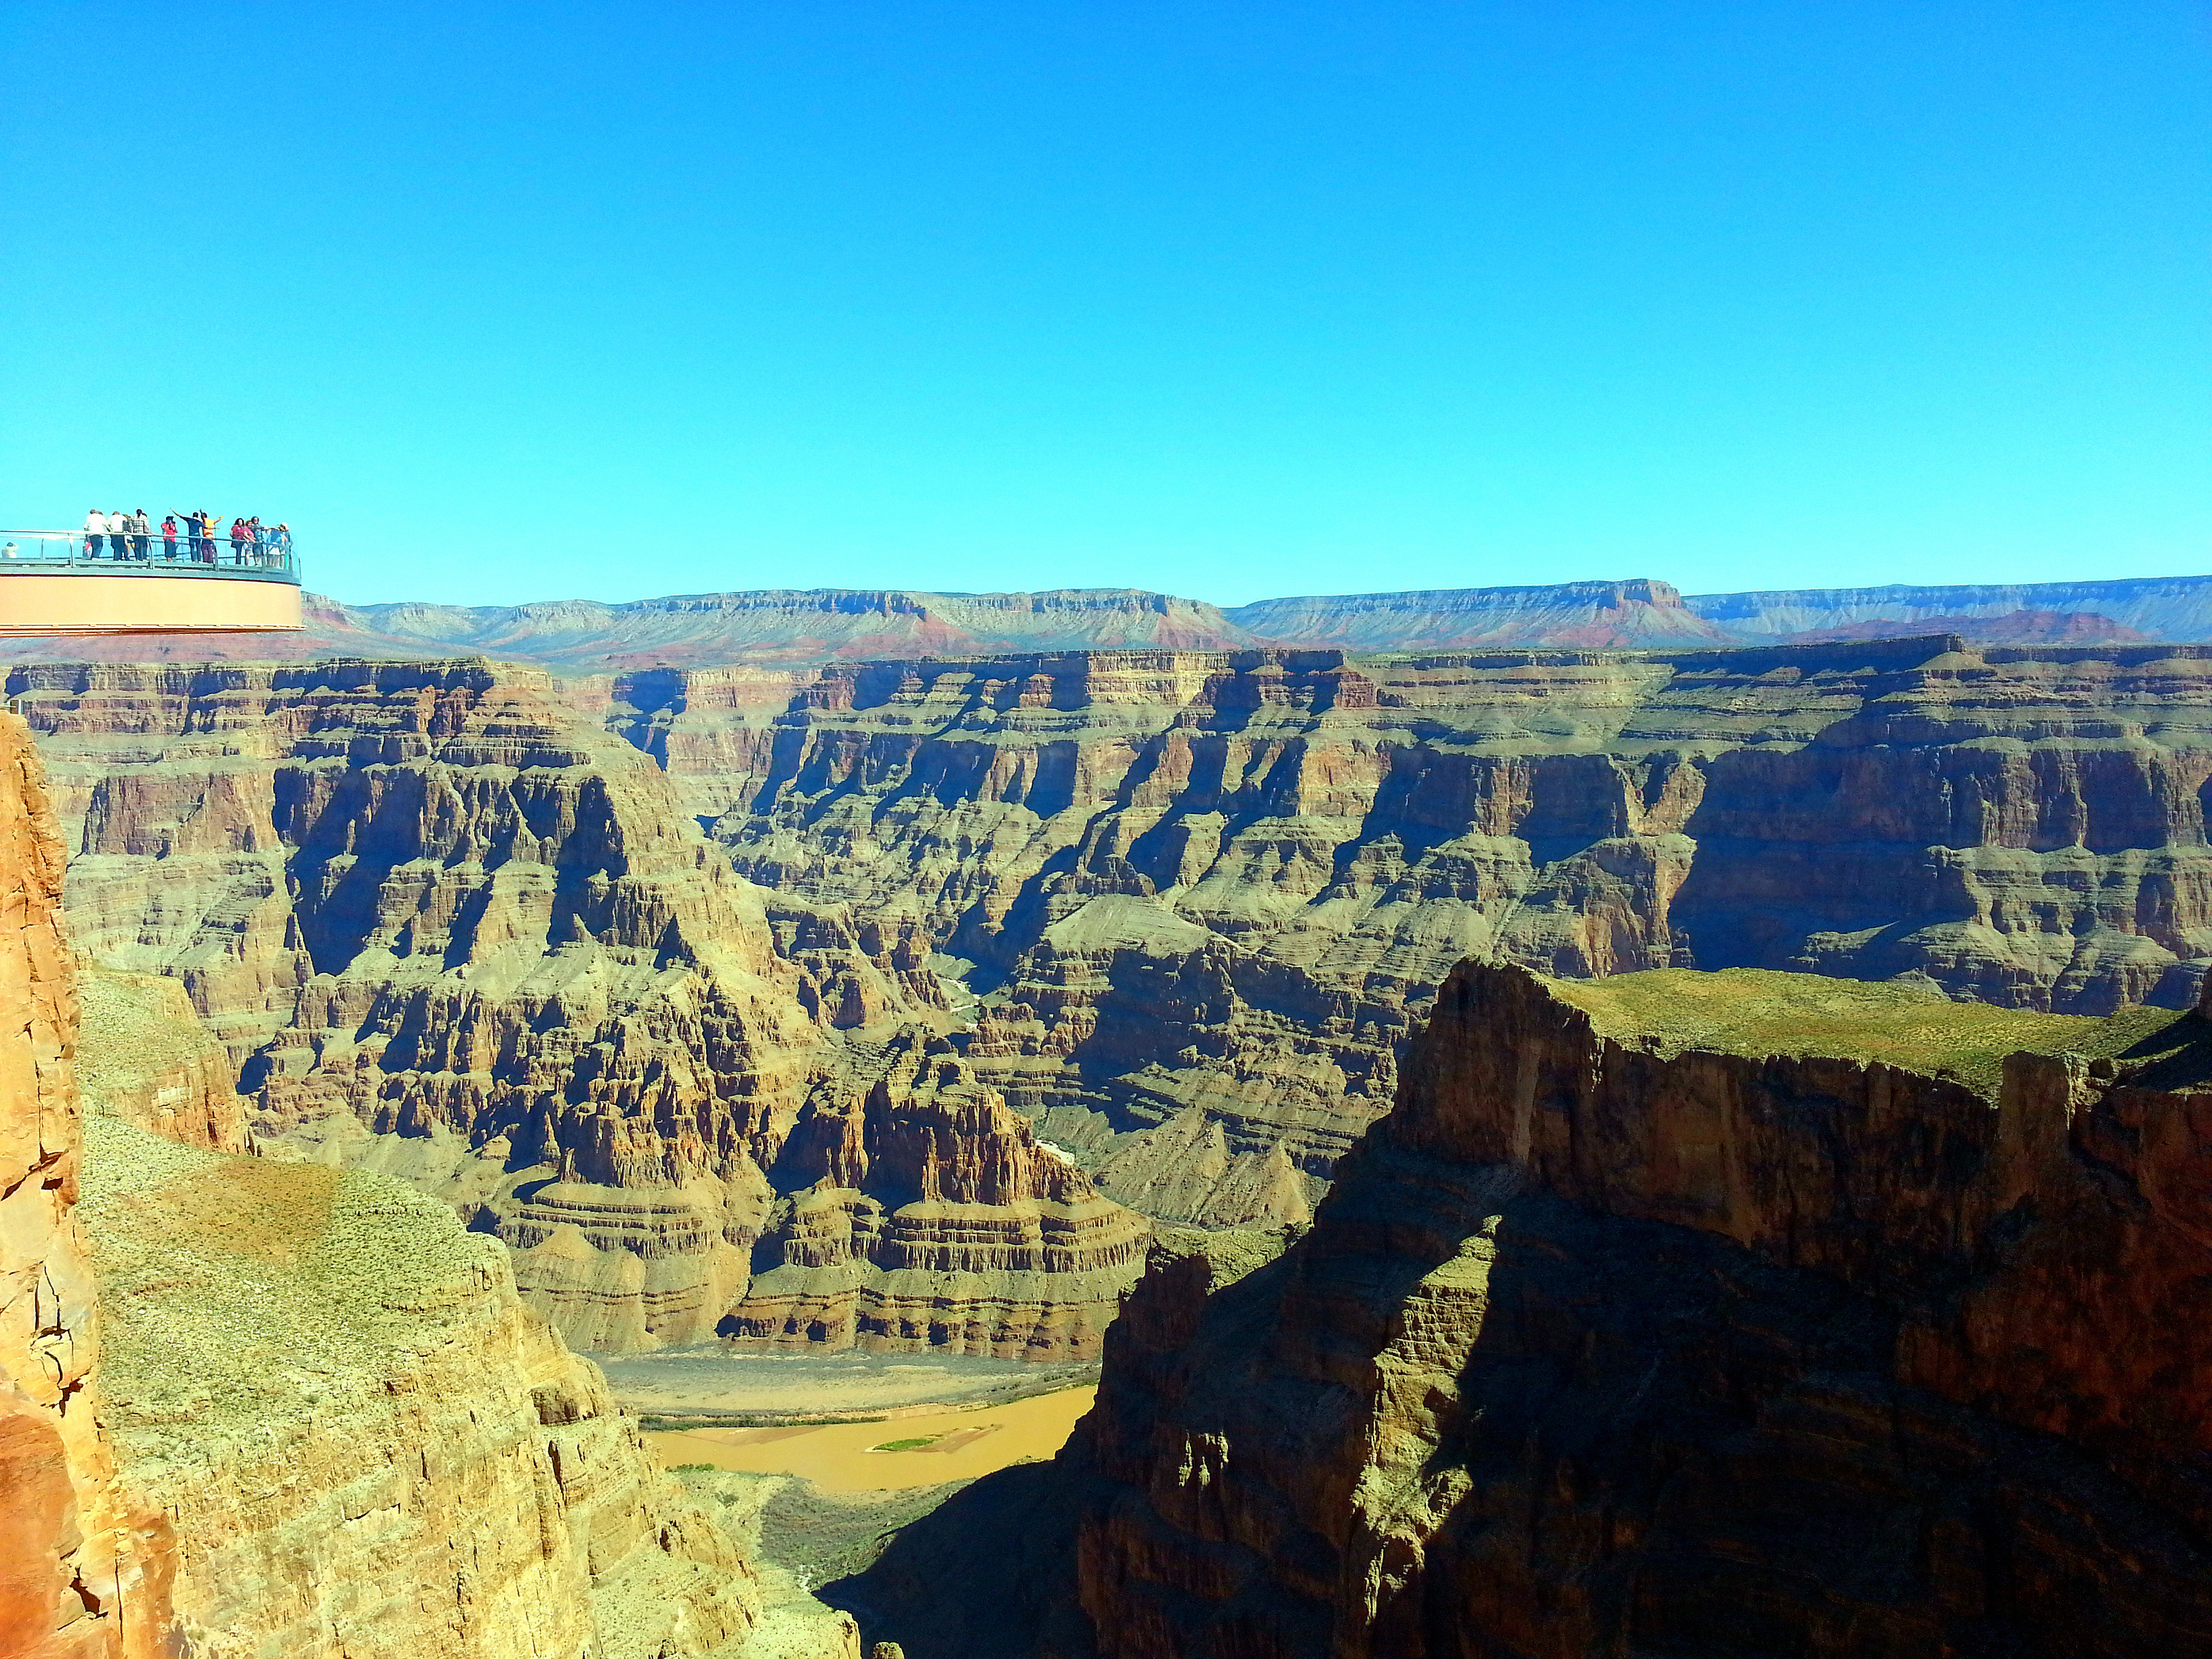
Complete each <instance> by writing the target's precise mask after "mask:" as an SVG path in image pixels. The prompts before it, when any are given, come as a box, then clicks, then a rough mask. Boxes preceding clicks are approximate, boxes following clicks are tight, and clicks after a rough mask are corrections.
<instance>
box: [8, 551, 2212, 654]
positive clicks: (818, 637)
mask: <svg viewBox="0 0 2212 1659" xmlns="http://www.w3.org/2000/svg"><path fill="white" fill-rule="evenodd" d="M118 580H120V579H118ZM302 598H303V600H304V608H303V612H302V616H301V629H300V630H299V631H298V632H297V633H295V634H292V635H289V637H286V638H283V639H276V638H272V637H266V636H264V637H254V636H250V635H249V636H245V637H241V638H239V639H236V640H224V639H222V638H219V637H209V636H208V635H205V634H204V633H201V632H198V631H191V632H176V633H152V632H142V633H137V634H134V635H132V636H131V637H129V638H125V639H92V640H72V639H68V638H64V637H56V636H48V637H40V638H18V639H4V638H0V660H7V661H25V660H32V659H47V660H51V659H57V658H58V659H68V660H79V661H85V660H91V661H110V662H168V661H182V662H204V661H207V660H210V659H228V660H234V661H270V660H278V661H306V660H312V659H317V658H324V657H332V656H349V657H365V658H371V659H386V660H389V659H428V658H435V659H445V658H451V657H454V656H477V655H481V656H486V657H491V658H495V659H502V660H506V661H510V662H520V663H526V664H530V665H535V666H538V667H542V668H546V669H550V670H551V671H553V672H555V673H557V674H561V675H563V676H567V677H570V678H574V677H576V676H581V675H595V674H613V675H621V674H632V673H636V672H640V671H647V670H652V669H656V668H667V669H671V670H678V671H684V670H691V669H701V668H717V667H732V666H738V665H744V666H748V667H754V668H760V669H764V670H770V671H775V670H787V669H803V668H808V667H814V666H819V665H823V664H825V663H830V662H839V661H845V662H866V661H895V660H912V659H921V658H957V657H972V656H986V655H992V654H995V653H1005V652H1025V653H1054V652H1078V651H1132V650H1139V651H1217V652H1237V651H1249V650H1254V649H1258V648H1265V647H1280V646H1311V647H1334V648H1335V649H1338V650H1341V651H1346V652H1351V653H1363V654H1364V653H1392V652H1424V651H1470V650H1528V649H1567V650H1667V651H1679V650H1683V649H1686V648H1688V649H1695V648H1699V647H1711V648H1726V647H1731V646H1746V645H1785V644H1809V643H1817V642H1820V641H1847V640H1863V639H1879V638H1885V637H1890V636H1895V635H1916V634H1918V635H1924V634H1954V635H1959V636H1960V637H1961V638H1964V639H1966V640H1967V641H1972V642H1973V643H1976V644H1990V645H2008V644H2009V645H2042V644H2053V643H2060V644H2063V643H2078V644H2118V643H2127V642H2130V641H2172V642H2174V643H2182V644H2193V643H2203V642H2207V641H2212V576H2166V577H2145V578H2136V579H2130V580H2119V581H2096V582H2041V583H2018V584H2008V585H2002V586H1929V587H1915V586H1903V585H1894V586H1886V587H1863V588H1852V587H1836V588H1803V589H1790V590H1780V589H1778V590H1772V591H1768V592H1748V593H1704V594H1696V593H1693V594H1689V595H1684V594H1683V593H1681V592H1679V591H1678V590H1677V589H1676V588H1674V586H1670V585H1669V584H1668V583H1666V582H1663V581H1656V580H1650V579H1649V578H1635V579H1632V580H1608V581H1577V582H1554V583H1550V584H1546V585H1541V586H1512V587H1451V588H1424V589H1414V590H1410V591H1407V592H1394V593H1346V594H1310V595H1305V596H1302V597H1295V598H1285V599H1261V600H1258V601H1255V603H1253V604H1250V605H1232V606H1228V607H1223V606H1219V605H1209V604H1207V603H1206V602H1205V601H1203V600H1200V599H1183V598H1180V597H1178V596H1176V595H1174V594H1170V593H1155V592H1146V591H1145V590H1143V589H1139V588H1129V587H1093V588H1054V589H1046V590H1042V591H1040V592H1014V593H935V592H925V591H922V590H920V589H891V588H835V587H823V588H762V589H754V590H748V591H741V592H722V593H684V594H674V595H671V596H668V597H666V598H662V599H637V600H632V601H629V602H628V603H625V604H620V605H608V604H602V603H599V601H596V600H590V599H562V600H552V601H545V602H539V603H532V604H526V605H428V604H421V603H416V602H412V601H409V602H403V603H395V604H389V605H348V604H345V603H343V601H341V600H337V599H328V598H325V597H323V596H321V595H318V594H313V593H309V594H306V595H304V596H302ZM18 631H20V630H18ZM61 633H62V630H60V629H56V630H54V634H55V635H60V634H61Z"/></svg>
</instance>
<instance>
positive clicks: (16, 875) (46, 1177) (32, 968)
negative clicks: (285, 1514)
mask: <svg viewBox="0 0 2212 1659" xmlns="http://www.w3.org/2000/svg"><path fill="white" fill-rule="evenodd" d="M41 784H42V780H41V776H40V765H39V761H38V757H37V755H36V754H35V753H34V752H33V750H32V748H31V744H30V738H29V733H28V732H26V731H25V729H24V727H23V724H22V722H21V720H16V719H15V718H14V717H12V716H10V715H5V714H0V1022H4V1027H0V1655H6V1656H8V1659H19V1656H20V1659H114V1656H131V1659H138V1656H153V1655H156V1654H162V1653H166V1652H167V1638H168V1637H169V1635H170V1633H171V1632H172V1631H173V1628H174V1621H173V1618H172V1615H171V1612H170V1606H169V1583H168V1581H169V1578H170V1575H171V1571H172V1569H173V1541H172V1540H171V1538H170V1536H169V1534H168V1530H167V1526H166V1525H165V1524H164V1522H162V1520H161V1516H159V1515H158V1514H154V1513H149V1512H148V1511H146V1510H144V1509H143V1507H142V1506H141V1505H139V1504H135V1503H134V1502H133V1501H132V1500H131V1498H129V1497H127V1496H126V1495H125V1493H124V1492H123V1491H122V1489H121V1487H120V1486H119V1485H118V1481H117V1480H116V1477H115V1468H114V1461H113V1456H112V1448H111V1446H110V1444H109V1442H108V1439H107V1437H106V1435H104V1434H103V1433H102V1432H101V1431H100V1426H99V1421H98V1418H99V1413H100V1382H99V1378H98V1375H97V1370H98V1366H99V1362H100V1335H101V1333H100V1310H99V1304H98V1298H97V1296H96V1293H95V1291H94V1285H93V1279H92V1272H91V1267H90V1263H89V1261H88V1252H87V1248H86V1244H85V1239H84V1233H83V1229H82V1222H81V1220H80V1218H79V1216H78V1214H77V1198H78V1182H79V1177H80V1173H81V1160H82V1127H83V1125H82V1107H81V1105H80V1103H79V1100H78V1097H77V1091H76V1077H75V1068H74V1061H75V1049H76V1015H77V1011H76V983H75V977H76V976H75V973H74V963H73V962H72V959H71V956H70V949H69V945H68V943H67V941H66V940H65V939H64V936H63V933H62V927H61V913H62V906H61V899H62V876H63V854H62V847H61V843H60V841H59V839H58V836H57V834H56V830H55V825H54V821H53V817H52V812H51V811H49V810H48V808H47V805H46V796H45V792H44V789H43V787H41Z"/></svg>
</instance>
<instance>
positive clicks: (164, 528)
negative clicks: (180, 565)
mask: <svg viewBox="0 0 2212 1659" xmlns="http://www.w3.org/2000/svg"><path fill="white" fill-rule="evenodd" d="M161 556H162V557H163V558H165V559H168V560H171V561H173V560H174V559H175V558H176V556H177V515H176V514H175V513H163V514H162V515H161Z"/></svg>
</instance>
